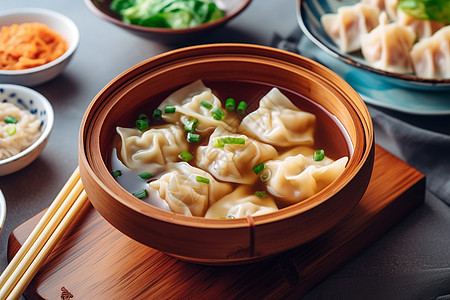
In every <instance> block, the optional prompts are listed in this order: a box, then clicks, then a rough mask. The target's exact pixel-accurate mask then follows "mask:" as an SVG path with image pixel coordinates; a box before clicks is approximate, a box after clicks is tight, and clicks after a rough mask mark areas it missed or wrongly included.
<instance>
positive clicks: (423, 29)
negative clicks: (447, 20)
mask: <svg viewBox="0 0 450 300" xmlns="http://www.w3.org/2000/svg"><path fill="white" fill-rule="evenodd" d="M397 15H398V20H397V23H398V24H401V25H403V26H407V27H409V28H411V29H412V30H413V31H414V32H415V33H416V40H419V41H420V40H422V39H424V38H427V37H430V36H432V35H433V34H434V33H435V32H436V31H438V30H439V29H441V28H442V27H444V26H445V24H444V23H441V22H436V21H430V20H419V19H416V18H414V17H411V16H410V15H408V14H407V13H405V12H404V11H402V10H401V9H399V10H398V14H397Z"/></svg>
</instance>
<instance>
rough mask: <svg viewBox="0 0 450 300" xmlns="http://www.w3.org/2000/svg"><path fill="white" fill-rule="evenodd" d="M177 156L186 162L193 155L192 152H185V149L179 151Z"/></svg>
mask: <svg viewBox="0 0 450 300" xmlns="http://www.w3.org/2000/svg"><path fill="white" fill-rule="evenodd" d="M178 157H179V158H180V159H181V160H184V161H186V162H188V161H190V160H191V159H193V158H194V157H193V156H192V154H190V153H189V152H187V151H183V152H181V153H180V154H179V155H178Z"/></svg>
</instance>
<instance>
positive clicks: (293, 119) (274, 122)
mask: <svg viewBox="0 0 450 300" xmlns="http://www.w3.org/2000/svg"><path fill="white" fill-rule="evenodd" d="M315 125H316V117H315V115H313V114H311V113H308V112H305V111H302V110H300V109H298V108H297V107H296V106H295V105H294V104H293V103H292V102H291V101H290V100H289V99H288V98H287V97H286V96H285V95H283V93H281V92H280V90H279V89H277V88H273V89H271V90H270V91H269V92H268V93H267V94H266V95H265V96H264V97H263V98H262V99H261V100H260V102H259V108H258V109H257V110H255V111H254V112H251V113H250V114H248V115H247V116H246V117H245V118H244V119H243V120H242V122H241V125H240V126H239V129H238V132H239V133H242V134H245V135H248V136H250V137H253V138H255V139H257V140H260V141H262V142H265V143H268V144H271V145H276V146H281V147H287V146H295V145H312V144H313V143H314V130H315Z"/></svg>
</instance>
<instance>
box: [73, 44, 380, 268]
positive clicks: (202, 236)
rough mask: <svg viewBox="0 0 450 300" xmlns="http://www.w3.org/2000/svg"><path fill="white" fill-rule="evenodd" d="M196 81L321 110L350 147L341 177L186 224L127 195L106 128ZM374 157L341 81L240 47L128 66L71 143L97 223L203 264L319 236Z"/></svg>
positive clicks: (358, 190)
mask: <svg viewBox="0 0 450 300" xmlns="http://www.w3.org/2000/svg"><path fill="white" fill-rule="evenodd" d="M196 79H205V80H209V81H213V82H228V83H231V84H232V83H234V82H241V83H242V82H250V83H257V84H261V85H265V86H275V87H278V88H280V89H283V90H286V91H290V92H292V93H296V94H299V95H303V96H305V97H307V98H309V99H311V100H312V101H313V102H316V103H317V104H319V105H321V106H322V107H323V108H325V109H326V110H327V111H328V112H329V113H330V114H332V115H334V116H335V117H336V118H337V119H338V120H339V122H340V123H341V124H342V127H343V128H345V132H346V133H347V134H348V137H347V143H348V144H346V145H342V147H350V148H353V153H352V154H351V156H350V159H349V162H348V164H347V167H346V169H345V171H344V173H343V174H342V175H341V176H340V177H339V178H338V179H337V180H336V181H335V182H334V183H332V184H331V185H330V186H328V187H327V188H325V189H324V190H322V191H321V192H320V193H318V194H316V195H315V196H313V197H311V198H309V199H307V200H305V201H303V202H300V203H297V204H294V205H291V206H288V207H286V208H283V209H280V210H279V211H277V212H274V213H270V214H267V215H262V216H256V217H253V218H252V220H247V219H245V218H244V219H233V220H220V219H206V218H200V217H188V216H184V215H179V214H175V213H172V212H169V211H165V210H162V209H159V208H157V207H154V206H151V205H149V204H147V203H145V202H143V201H142V200H139V199H137V198H135V197H134V196H132V195H131V194H130V193H129V192H127V191H126V190H125V189H124V188H122V187H121V186H120V185H119V184H118V183H117V182H116V181H115V180H114V179H113V177H112V176H111V174H110V170H109V168H108V164H109V161H110V155H111V151H112V149H111V148H112V140H113V138H114V135H115V134H116V131H115V127H116V126H117V125H118V124H120V123H121V122H123V120H124V119H126V118H127V117H126V114H127V113H132V114H133V115H137V113H138V112H140V110H141V109H142V107H144V105H145V106H146V107H156V106H157V105H158V104H159V103H160V102H161V101H162V100H163V99H164V97H165V96H166V95H168V94H169V93H171V92H173V91H175V90H176V89H178V88H180V87H181V86H184V85H187V84H189V83H191V82H192V81H194V80H196ZM249 105H250V104H249ZM330 119H331V117H330ZM373 160H374V134H373V127H372V121H371V117H370V115H369V112H368V110H367V107H366V106H365V104H364V102H363V101H362V99H361V98H360V96H359V95H358V94H357V93H356V92H355V91H354V90H353V89H352V88H351V87H350V86H349V85H348V84H347V83H346V82H345V81H344V80H343V79H341V78H340V77H339V76H337V75H336V74H335V73H333V72H332V71H330V70H329V69H327V68H325V67H323V66H322V65H320V64H318V63H316V62H314V61H312V60H309V59H307V58H304V57H302V56H299V55H296V54H292V53H289V52H285V51H282V50H278V49H273V48H269V47H264V46H257V45H245V44H213V45H202V46H194V47H188V48H182V49H178V50H174V51H171V52H168V53H165V54H162V55H159V56H156V57H154V58H151V59H149V60H146V61H144V62H142V63H140V64H138V65H136V66H135V67H133V68H131V69H129V70H128V71H126V72H124V73H123V74H121V75H119V76H118V77H116V78H115V79H114V80H113V81H112V82H110V83H109V84H108V85H107V86H106V87H105V88H104V89H103V90H101V91H100V92H99V93H98V95H97V96H96V97H95V98H94V99H93V101H92V102H91V104H90V106H89V107H88V109H87V111H86V113H85V115H84V118H83V121H82V125H81V129H80V136H79V163H80V172H81V178H82V181H83V185H84V187H85V190H86V192H87V194H88V197H89V199H90V201H91V202H92V204H93V206H94V207H95V208H96V209H97V210H98V211H99V212H100V213H101V214H102V215H103V217H104V218H105V219H106V220H108V221H109V222H110V223H111V224H112V225H113V226H114V227H116V228H117V229H119V230H120V231H122V232H123V233H125V234H126V235H128V236H130V237H132V238H133V239H135V240H137V241H139V242H141V243H143V244H146V245H148V246H150V247H153V248H155V249H158V250H161V251H163V252H165V253H167V254H170V255H173V256H175V257H178V258H180V259H183V260H187V261H190V262H196V263H202V264H211V265H231V264H242V263H248V262H253V261H257V260H261V259H263V258H267V257H269V256H272V255H275V254H278V253H281V252H283V251H286V250H289V249H292V248H294V247H297V246H299V245H302V244H304V243H306V242H308V241H310V240H312V239H314V238H316V237H318V236H319V235H321V234H323V233H324V232H325V231H327V230H329V229H330V228H332V227H333V226H335V225H336V224H337V223H338V222H340V221H341V220H342V219H343V218H344V217H345V216H346V215H347V214H348V213H349V212H350V211H351V210H352V208H353V207H354V206H355V205H356V204H357V203H358V201H359V200H360V199H361V197H362V195H363V194H364V192H365V190H366V188H367V185H368V183H369V180H370V177H371V173H372V168H373Z"/></svg>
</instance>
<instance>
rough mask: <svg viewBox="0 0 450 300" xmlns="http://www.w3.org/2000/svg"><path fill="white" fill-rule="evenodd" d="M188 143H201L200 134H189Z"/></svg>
mask: <svg viewBox="0 0 450 300" xmlns="http://www.w3.org/2000/svg"><path fill="white" fill-rule="evenodd" d="M187 141H188V142H189V143H196V142H199V141H200V134H196V133H192V132H188V134H187Z"/></svg>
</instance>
